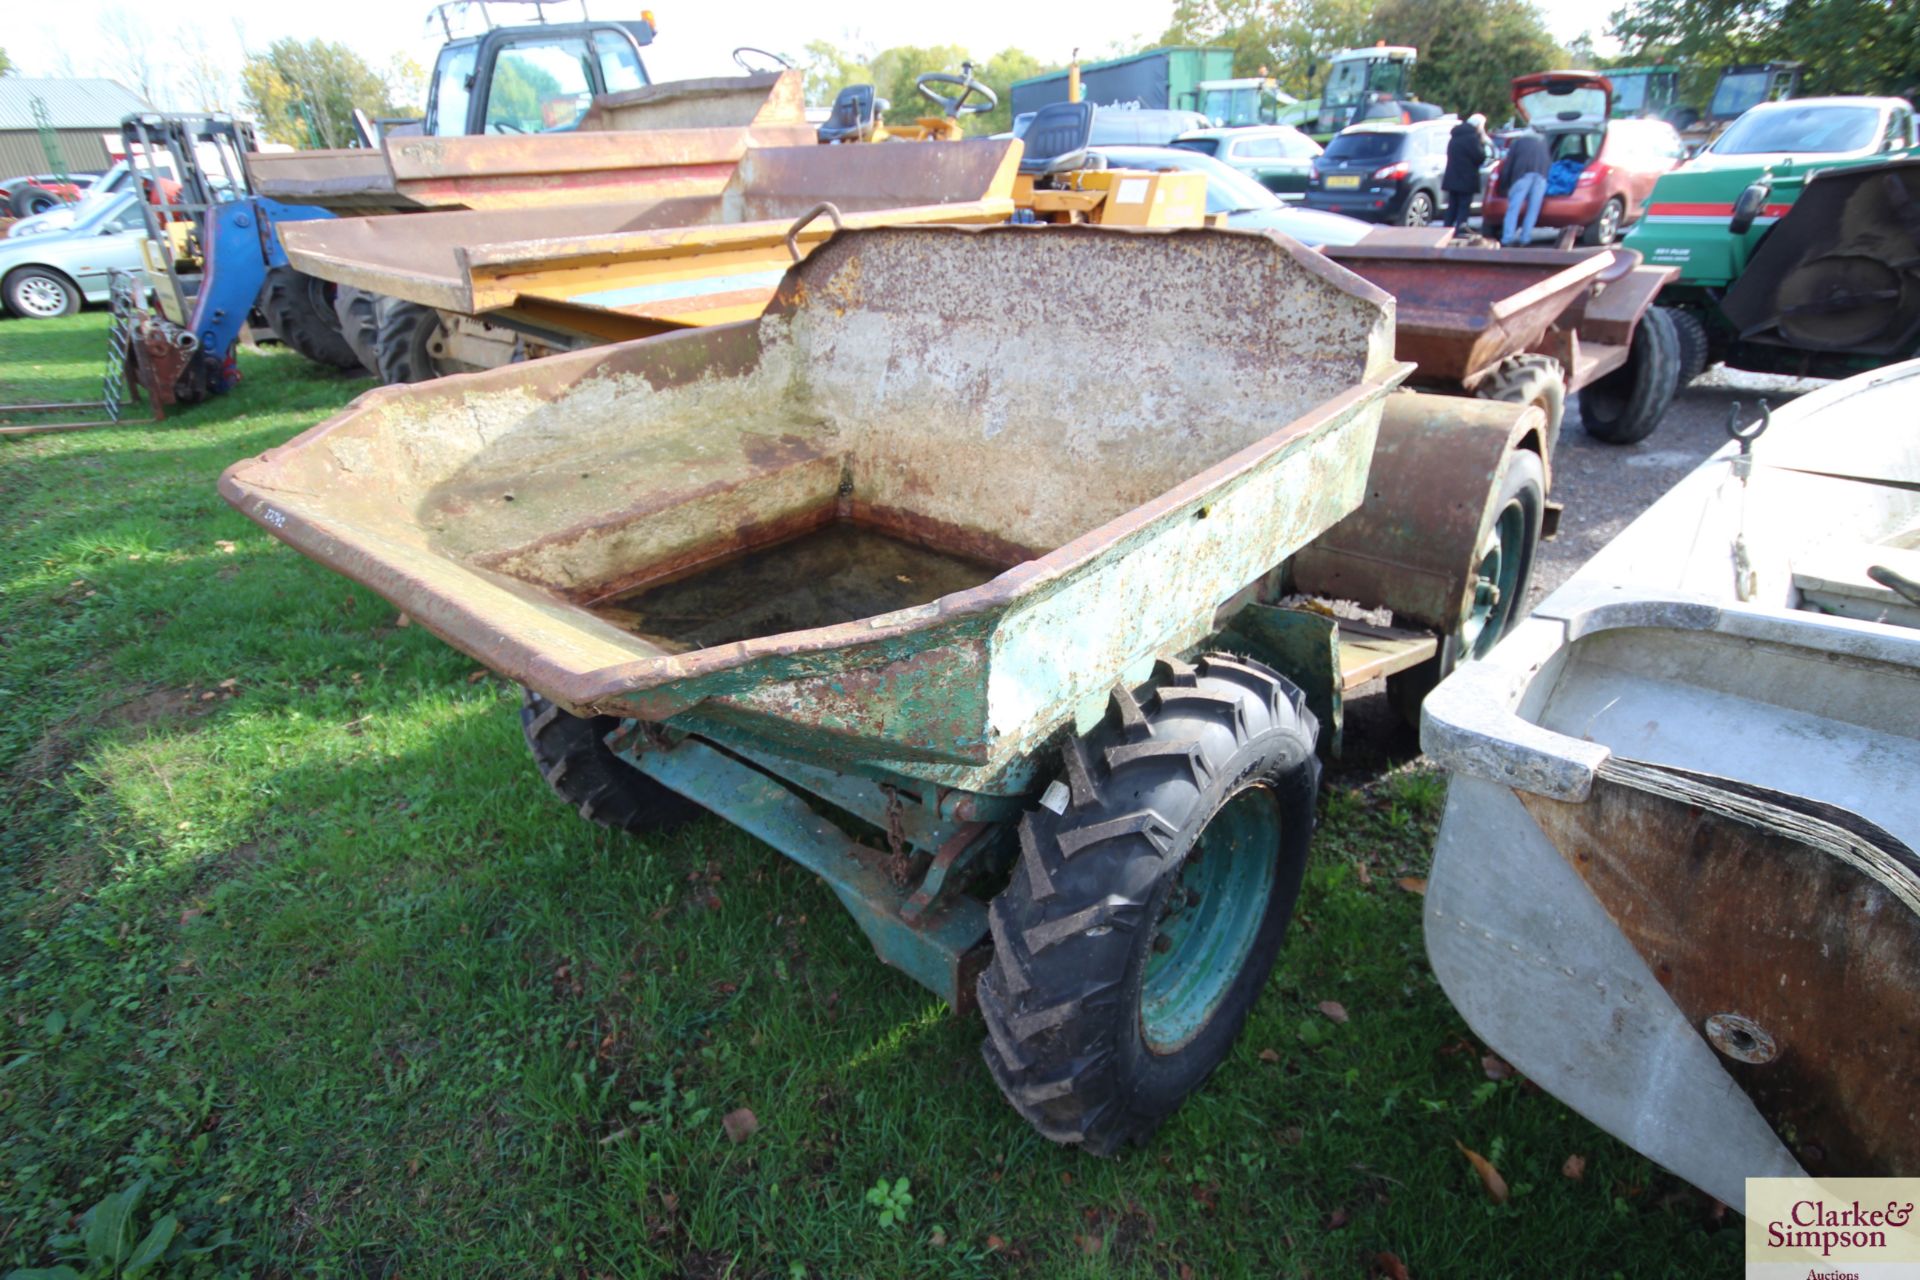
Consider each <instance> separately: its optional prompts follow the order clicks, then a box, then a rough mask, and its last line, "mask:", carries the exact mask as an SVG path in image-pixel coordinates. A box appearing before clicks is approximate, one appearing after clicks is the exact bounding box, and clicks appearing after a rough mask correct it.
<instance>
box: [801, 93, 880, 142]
mask: <svg viewBox="0 0 1920 1280" xmlns="http://www.w3.org/2000/svg"><path fill="white" fill-rule="evenodd" d="M875 114H876V113H875V111H874V98H873V86H872V85H870V84H850V85H848V86H847V87H846V88H844V89H842V90H841V91H840V92H839V93H837V94H835V95H834V98H833V107H832V109H831V110H830V111H829V113H828V115H827V119H826V122H825V123H824V124H822V125H821V126H820V127H819V129H818V130H816V132H817V134H818V135H819V138H820V141H822V142H864V141H865V140H866V139H868V138H870V137H872V136H873V122H874V117H875Z"/></svg>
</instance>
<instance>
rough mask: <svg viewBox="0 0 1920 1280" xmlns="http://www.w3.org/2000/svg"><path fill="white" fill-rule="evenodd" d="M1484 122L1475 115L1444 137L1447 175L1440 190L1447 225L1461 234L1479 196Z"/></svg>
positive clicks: (1483, 152) (1484, 151)
mask: <svg viewBox="0 0 1920 1280" xmlns="http://www.w3.org/2000/svg"><path fill="white" fill-rule="evenodd" d="M1486 129H1487V118H1486V117H1485V116H1483V115H1481V114H1479V113H1478V112H1475V113H1474V114H1473V115H1470V116H1468V117H1467V118H1466V119H1465V120H1462V121H1461V122H1460V123H1459V124H1457V125H1455V126H1453V132H1452V133H1450V134H1448V135H1447V171H1446V172H1445V173H1444V174H1442V175H1441V176H1440V189H1441V190H1442V191H1444V192H1446V193H1447V225H1448V226H1449V227H1452V228H1453V229H1454V230H1455V231H1463V230H1465V229H1466V225H1467V215H1468V214H1470V213H1472V212H1473V198H1474V197H1475V196H1477V195H1479V194H1480V166H1481V165H1483V164H1485V163H1486V162H1487V133H1486Z"/></svg>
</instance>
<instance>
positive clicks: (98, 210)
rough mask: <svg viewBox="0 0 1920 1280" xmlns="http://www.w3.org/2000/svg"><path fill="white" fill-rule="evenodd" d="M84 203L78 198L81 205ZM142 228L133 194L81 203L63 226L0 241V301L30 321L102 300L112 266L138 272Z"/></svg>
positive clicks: (70, 313) (114, 269)
mask: <svg viewBox="0 0 1920 1280" xmlns="http://www.w3.org/2000/svg"><path fill="white" fill-rule="evenodd" d="M85 203H86V202H83V205H84V204H85ZM146 235H147V228H146V223H145V221H144V220H143V219H142V218H141V216H140V205H139V203H138V202H137V199H136V197H135V193H134V192H132V191H123V192H121V193H120V194H119V195H117V196H115V197H114V198H113V199H111V200H103V201H100V202H98V203H97V204H95V205H94V206H93V207H91V208H86V207H82V208H81V209H80V210H79V212H78V214H77V215H76V216H75V218H74V223H73V226H71V227H69V228H68V229H67V230H65V231H49V232H47V233H45V234H43V235H37V236H24V237H21V238H18V239H16V238H14V237H12V236H8V237H7V238H6V239H4V240H0V302H4V303H5V304H6V308H7V310H8V311H11V312H12V313H13V314H14V315H16V316H23V317H25V318H27V319H29V320H44V319H47V318H49V317H52V316H70V315H72V314H73V313H74V312H76V311H78V310H79V309H80V306H81V304H82V303H83V302H105V301H106V300H107V295H108V291H109V290H108V277H109V275H110V273H112V272H113V271H116V270H119V271H139V270H141V268H142V266H143V263H142V261H141V257H140V242H141V241H142V240H144V239H146Z"/></svg>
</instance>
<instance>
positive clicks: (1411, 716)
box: [1387, 449, 1547, 729]
mask: <svg viewBox="0 0 1920 1280" xmlns="http://www.w3.org/2000/svg"><path fill="white" fill-rule="evenodd" d="M1546 474H1547V473H1546V468H1545V467H1543V466H1542V465H1541V462H1540V458H1539V456H1538V455H1536V454H1534V453H1532V452H1531V451H1529V450H1526V449H1515V450H1512V451H1511V452H1509V453H1508V454H1507V460H1506V462H1505V464H1504V465H1503V466H1502V468H1501V472H1500V484H1499V486H1498V487H1497V488H1496V489H1495V491H1494V500H1493V511H1494V515H1493V521H1492V524H1491V525H1490V526H1489V528H1488V530H1487V537H1486V541H1484V542H1483V543H1481V545H1480V548H1479V551H1478V553H1477V555H1476V557H1475V563H1474V566H1473V575H1474V599H1473V603H1472V604H1470V605H1469V606H1468V608H1467V616H1466V617H1465V618H1464V619H1462V620H1461V623H1460V625H1459V626H1458V627H1457V628H1455V629H1454V631H1453V632H1452V634H1450V635H1446V636H1442V637H1441V639H1440V651H1439V652H1438V653H1436V654H1434V656H1433V657H1431V658H1429V659H1427V660H1426V661H1425V662H1423V663H1421V664H1420V665H1419V666H1417V667H1409V668H1407V669H1406V670H1405V671H1401V672H1397V673H1396V674H1394V675H1390V676H1388V677H1387V704H1388V705H1389V706H1391V707H1392V708H1393V709H1394V711H1395V712H1397V713H1398V714H1399V716H1400V718H1401V719H1402V720H1404V721H1406V723H1407V724H1409V725H1411V726H1412V727H1413V728H1415V729H1418V728H1419V727H1420V704H1421V703H1423V702H1425V701H1426V699H1427V695H1428V694H1429V693H1432V692H1433V690H1434V688H1435V686H1437V685H1438V684H1439V683H1440V682H1441V681H1442V680H1445V679H1446V678H1447V676H1448V675H1449V674H1451V672H1452V671H1453V669H1454V668H1455V667H1457V666H1459V665H1460V664H1461V663H1462V662H1472V661H1474V660H1475V659H1478V658H1483V657H1485V656H1486V655H1487V654H1488V653H1489V652H1490V651H1491V650H1492V649H1493V646H1494V645H1496V644H1498V643H1499V642H1500V638H1501V637H1502V636H1504V635H1506V633H1507V632H1509V631H1511V630H1512V629H1513V626H1514V624H1515V623H1517V622H1519V621H1520V619H1522V618H1524V617H1525V616H1526V614H1527V591H1528V589H1529V588H1530V587H1531V586H1532V585H1533V566H1534V561H1535V560H1536V558H1537V557H1538V553H1539V550H1540V528H1541V521H1542V520H1543V519H1544V518H1545V516H1546V511H1547V481H1546ZM1487 588H1491V592H1489V591H1488V590H1487Z"/></svg>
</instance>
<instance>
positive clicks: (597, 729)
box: [520, 688, 700, 833]
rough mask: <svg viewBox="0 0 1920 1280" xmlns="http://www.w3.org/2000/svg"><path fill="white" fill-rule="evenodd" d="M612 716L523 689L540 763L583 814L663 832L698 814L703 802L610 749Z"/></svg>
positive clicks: (523, 725) (526, 721)
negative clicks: (574, 710)
mask: <svg viewBox="0 0 1920 1280" xmlns="http://www.w3.org/2000/svg"><path fill="white" fill-rule="evenodd" d="M618 725H619V721H618V720H616V719H614V718H613V717H612V716H595V717H592V718H590V719H583V718H582V717H580V716H576V715H571V714H569V713H568V712H567V711H565V710H564V709H562V708H561V707H558V706H555V705H554V704H553V703H552V702H550V701H548V700H547V699H546V698H544V697H542V696H541V695H540V694H537V693H535V692H534V691H533V690H531V689H525V688H523V689H522V690H521V698H520V732H521V734H522V735H523V736H524V737H525V738H526V740H527V749H528V750H529V751H531V752H532V753H533V763H534V766H535V767H536V768H537V769H538V770H539V771H540V777H541V779H542V780H543V781H544V782H545V783H546V784H547V786H548V787H549V788H550V789H552V791H553V793H554V794H555V795H557V796H559V797H560V798H561V799H562V800H564V801H566V802H567V804H568V805H570V806H572V808H573V809H574V810H575V811H576V812H577V813H579V815H580V816H581V817H582V818H585V819H586V820H587V821H588V822H591V823H594V824H595V825H597V826H602V827H607V828H610V829H612V830H614V831H626V832H632V833H639V832H645V831H661V830H665V829H667V828H669V827H674V826H678V825H679V824H680V823H682V822H685V821H687V820H688V819H690V818H693V817H695V816H696V815H698V814H699V813H700V807H699V806H698V805H696V804H694V803H693V802H692V801H691V800H688V799H687V798H686V797H684V796H682V795H680V794H679V793H678V792H675V791H670V790H668V789H667V788H666V787H663V786H661V785H660V784H659V783H658V782H655V781H654V780H653V779H652V778H649V777H648V776H646V775H645V774H643V773H641V772H640V771H639V770H637V769H634V768H633V767H632V766H630V765H628V764H627V763H626V762H625V761H623V760H621V759H620V757H618V756H616V755H614V754H613V752H612V751H611V750H609V749H608V748H607V744H606V741H605V738H606V735H607V734H609V733H611V732H612V731H613V730H614V729H615V728H616V727H618Z"/></svg>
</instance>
